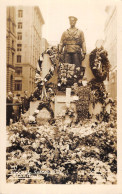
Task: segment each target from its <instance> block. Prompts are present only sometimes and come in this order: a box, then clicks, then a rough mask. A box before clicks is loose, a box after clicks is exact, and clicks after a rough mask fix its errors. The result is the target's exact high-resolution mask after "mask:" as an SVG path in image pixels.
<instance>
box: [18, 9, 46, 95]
mask: <svg viewBox="0 0 122 194" xmlns="http://www.w3.org/2000/svg"><path fill="white" fill-rule="evenodd" d="M43 24H44V19H43V17H42V14H41V12H40V9H39V8H38V7H36V6H35V7H23V6H18V7H16V25H17V41H16V49H17V50H16V65H15V93H16V94H17V93H18V94H21V96H23V95H24V91H28V95H30V94H31V93H32V92H33V91H34V87H35V84H34V78H35V69H36V66H37V61H38V59H39V56H40V54H41V53H42V49H41V39H42V26H43Z"/></svg>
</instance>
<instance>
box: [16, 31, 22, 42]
mask: <svg viewBox="0 0 122 194" xmlns="http://www.w3.org/2000/svg"><path fill="white" fill-rule="evenodd" d="M17 39H18V40H22V33H21V32H18V33H17Z"/></svg>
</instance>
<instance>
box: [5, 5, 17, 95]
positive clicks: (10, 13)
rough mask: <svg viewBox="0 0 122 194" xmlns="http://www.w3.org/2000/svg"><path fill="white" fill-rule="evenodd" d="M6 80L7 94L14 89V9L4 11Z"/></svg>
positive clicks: (9, 8)
mask: <svg viewBox="0 0 122 194" xmlns="http://www.w3.org/2000/svg"><path fill="white" fill-rule="evenodd" d="M6 21H7V22H6V65H7V68H6V78H7V87H6V89H7V92H9V91H11V92H14V88H15V82H14V79H15V54H16V11H15V7H7V9H6Z"/></svg>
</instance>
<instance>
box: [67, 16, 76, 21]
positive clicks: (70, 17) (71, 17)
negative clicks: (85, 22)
mask: <svg viewBox="0 0 122 194" xmlns="http://www.w3.org/2000/svg"><path fill="white" fill-rule="evenodd" d="M70 19H74V20H76V21H77V20H78V19H77V18H76V17H75V16H69V20H70Z"/></svg>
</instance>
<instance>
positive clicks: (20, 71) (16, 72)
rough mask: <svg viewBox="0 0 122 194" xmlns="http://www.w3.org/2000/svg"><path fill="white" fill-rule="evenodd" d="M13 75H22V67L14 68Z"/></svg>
mask: <svg viewBox="0 0 122 194" xmlns="http://www.w3.org/2000/svg"><path fill="white" fill-rule="evenodd" d="M15 74H16V75H22V67H16V69H15Z"/></svg>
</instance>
